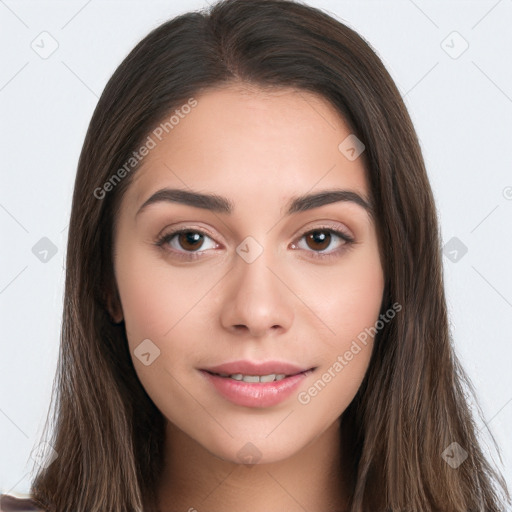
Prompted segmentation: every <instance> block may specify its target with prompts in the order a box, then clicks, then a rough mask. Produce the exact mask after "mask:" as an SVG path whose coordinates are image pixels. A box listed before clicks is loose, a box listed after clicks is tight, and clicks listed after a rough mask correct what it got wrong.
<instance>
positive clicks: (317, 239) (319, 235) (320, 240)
mask: <svg viewBox="0 0 512 512" xmlns="http://www.w3.org/2000/svg"><path fill="white" fill-rule="evenodd" d="M307 241H308V245H309V242H310V241H313V242H314V243H315V244H321V245H322V247H318V246H317V247H311V248H312V249H319V250H321V251H322V250H323V249H326V248H327V247H329V244H330V242H331V234H330V233H326V232H325V231H313V232H312V233H310V234H309V236H308V237H307Z"/></svg>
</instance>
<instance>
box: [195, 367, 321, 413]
mask: <svg viewBox="0 0 512 512" xmlns="http://www.w3.org/2000/svg"><path fill="white" fill-rule="evenodd" d="M312 372H313V370H307V371H305V372H303V373H298V374H297V375H291V376H290V377H285V378H284V379H282V380H276V381H273V382H244V381H243V380H234V379H231V378H229V377H220V376H219V375H213V374H211V373H208V372H207V371H205V370H201V373H202V374H203V375H205V376H206V378H207V379H208V381H209V382H210V383H211V384H213V386H214V387H215V389H216V390H217V391H218V392H219V393H220V394H221V395H222V396H223V397H224V398H226V399H227V400H229V401H230V402H232V403H234V404H236V405H242V406H245V407H272V406H273V405H277V404H279V403H280V402H282V401H283V400H286V399H287V398H288V397H289V396H290V395H291V394H292V393H293V392H294V391H295V390H296V389H297V388H298V387H299V386H300V384H301V382H302V381H303V380H304V379H305V378H306V377H307V376H308V375H309V374H310V373H312Z"/></svg>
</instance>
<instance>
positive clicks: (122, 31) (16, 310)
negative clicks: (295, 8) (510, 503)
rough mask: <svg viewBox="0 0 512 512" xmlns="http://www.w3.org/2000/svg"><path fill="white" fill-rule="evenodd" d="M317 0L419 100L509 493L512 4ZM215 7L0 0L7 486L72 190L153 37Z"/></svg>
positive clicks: (57, 289)
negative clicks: (106, 102) (116, 83)
mask: <svg viewBox="0 0 512 512" xmlns="http://www.w3.org/2000/svg"><path fill="white" fill-rule="evenodd" d="M307 3H309V4H311V5H313V6H316V7H320V8H324V9H326V10H327V11H329V12H330V13H331V14H333V15H335V17H337V18H338V19H340V20H342V21H344V22H345V23H347V24H348V25H349V26H351V27H352V28H354V29H355V30H356V31H358V32H359V33H360V34H361V35H362V36H363V37H365V38H366V39H367V41H369V42H370V44H371V45H372V46H373V47H374V48H375V49H376V51H377V53H378V54H379V55H380V57H381V58H382V59H383V61H384V63H385V65H386V66H387V68H388V70H389V71H390V73H391V75H392V76H393V78H394V80H395V81H396V83H397V85H398V87H399V89H400V91H401V92H402V95H403V97H404V99H405V102H406V104H407V107H408V108H409V111H410V114H411V116H412V118H413V122H414V123H415V126H416V129H417V133H418V136H419V138H420V141H421V145H422V148H423V152H424V157H425V160H426V164H427V169H428V173H429V176H430V179H431V184H432V187H433V190H434V194H435V198H436V201H437V207H438V211H439V220H440V223H441V233H442V237H443V242H444V243H448V242H449V241H450V240H451V239H452V238H453V237H456V238H457V239H458V240H459V241H460V243H459V242H457V241H455V242H453V241H452V242H450V244H453V243H459V246H460V244H461V243H462V244H464V246H466V247H467V253H466V254H462V252H461V251H460V248H457V247H456V246H454V247H455V250H456V251H458V252H457V255H458V256H457V257H458V259H457V260H456V261H451V259H450V258H452V259H453V258H454V256H455V253H451V254H447V255H445V256H444V257H443V259H444V275H445V280H446V292H447V297H448V306H449V313H450V321H451V325H452V330H453V331H452V332H453V336H454V341H455V345H456V350H457V353H458V354H459V356H460V358H461V360H462V362H463V364H464V365H465V368H466V369H467V371H468V372H469V375H470V377H471V379H472V381H473V383H474V385H475V386H476V388H477V391H478V396H479V399H480V403H481V406H482V409H483V413H484V417H485V423H483V422H481V421H480V420H478V425H479V428H481V435H482V442H483V443H484V448H485V449H486V451H487V452H488V453H490V457H491V460H494V461H495V463H496V464H497V466H498V468H500V469H501V471H502V472H503V473H504V474H505V476H506V478H507V482H508V484H509V486H512V435H511V434H512V371H511V370H512V365H511V362H512V348H511V338H512V335H511V320H512V270H511V261H512V259H511V257H510V255H511V254H512V153H511V147H512V140H511V136H512V66H511V55H512V31H511V30H510V26H511V25H512V0H499V1H497V0H478V1H470V0H463V1H451V0H430V1H427V0H414V1H413V0H392V1H376V0H362V1H361V0H360V1H355V0H352V1H341V0H336V1H327V0H324V1H319V0H316V1H314V0H310V1H308V2H307ZM205 5H206V3H204V2H202V1H191V2H184V1H166V2H162V1H144V2H143V1H124V2H120V1H105V0H103V1H102V0H90V1H86V0H79V1H75V0H72V1H60V2H55V1H54V2H51V1H15V0H0V26H1V30H0V49H1V55H2V59H1V66H0V108H1V120H2V122H1V133H0V141H1V142H0V143H1V164H0V169H1V173H2V174H1V177H2V181H1V183H2V185H1V189H0V227H1V233H2V242H1V243H2V251H1V258H2V260H1V262H0V263H1V265H0V272H1V273H0V307H1V309H0V311H1V321H2V336H1V351H0V384H1V387H0V492H9V493H12V494H24V493H26V492H28V489H29V484H30V473H29V471H30V468H31V467H32V464H31V462H32V461H31V459H30V454H31V452H32V449H33V448H34V447H35V446H36V444H37V443H38V441H39V436H40V434H41V432H42V427H43V423H44V420H45V418H46V412H47V409H48V407H49V404H50V390H51V386H52V381H53V376H54V372H55V368H56V361H57V353H58V343H59V330H60V323H61V312H62V311H61V308H62V295H63V283H64V268H63V262H64V256H65V250H66V238H67V225H68V216H69V213H70V207H71V196H72V187H73V181H74V176H75V171H76V165H77V160H78V156H79V152H80V148H81V145H82V142H83V138H84V135H85V131H86V128H87V125H88V122H89V119H90V117H91V115H92V111H93V109H94V106H95V105H96V102H97V99H98V97H99V95H100V93H101V91H102V89H103V87H104V86H105V84H106V82H107V80H108V78H109V77H110V76H111V74H112V73H113V71H114V69H115V68H116V67H117V66H118V64H119V63H120V62H121V60H122V59H123V58H124V56H125V55H126V54H127V53H128V52H129V51H130V50H131V49H132V47H133V46H134V45H135V44H136V43H137V42H138V41H139V40H140V39H141V38H142V37H143V36H145V35H146V34H147V33H148V32H149V30H151V29H153V28H154V27H156V26H157V25H159V24H160V23H162V22H163V21H165V20H167V19H169V18H171V17H173V16H175V15H177V14H180V13H182V12H184V11H188V10H194V9H197V8H200V7H203V6H205ZM44 31H46V32H48V33H49V34H51V36H48V35H43V36H41V35H40V34H41V33H42V32H44ZM454 31H456V32H458V34H459V35H457V34H455V35H454V34H452V33H453V32H454ZM52 38H53V39H54V40H55V41H57V43H58V48H57V50H56V51H55V52H54V53H53V54H52V55H50V56H49V57H48V58H45V59H43V58H42V57H41V56H40V54H41V53H42V52H44V51H46V52H48V51H49V50H50V49H51V45H52V44H55V43H52ZM443 41H444V42H443ZM464 41H466V42H467V44H469V47H468V49H467V50H466V51H464V52H463V53H461V52H462V50H463V49H464V47H465V44H466V43H465V42H464ZM31 45H32V46H34V47H35V48H37V50H38V52H39V53H37V52H36V51H35V50H34V49H32V47H31ZM460 53H461V54H460ZM459 54H460V55H459ZM44 56H46V55H44ZM454 57H457V58H454ZM43 237H47V238H48V239H49V240H51V241H52V243H53V244H55V246H56V250H57V252H56V254H55V255H54V256H53V257H50V256H51V253H49V254H48V255H47V256H46V258H47V259H48V261H46V262H44V261H41V260H40V258H44V254H42V253H40V254H39V257H36V255H35V254H34V253H33V252H32V248H33V247H34V246H35V244H36V243H37V242H38V241H39V240H40V239H41V238H43ZM36 252H37V251H36ZM486 425H487V426H488V427H489V428H490V430H491V432H492V433H493V435H494V436H495V439H496V441H497V443H498V445H499V447H500V449H501V452H502V456H503V465H501V463H500V461H499V458H498V456H497V454H496V452H495V450H494V449H493V446H492V444H491V443H490V441H489V437H488V434H487V428H486Z"/></svg>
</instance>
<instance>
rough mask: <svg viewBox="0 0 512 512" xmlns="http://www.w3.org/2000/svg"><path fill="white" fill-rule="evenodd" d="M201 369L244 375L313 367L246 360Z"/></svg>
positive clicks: (267, 373) (295, 372)
mask: <svg viewBox="0 0 512 512" xmlns="http://www.w3.org/2000/svg"><path fill="white" fill-rule="evenodd" d="M201 369H202V370H206V371H207V372H211V373H227V374H228V375H233V374H235V373H242V374H243V375H270V374H271V373H275V374H282V373H284V374H285V375H287V376H288V375H296V374H298V373H302V372H305V371H307V370H310V369H311V368H307V367H305V368H304V367H300V366H298V365H295V364H292V363H288V362H285V361H264V362H253V361H248V360H244V361H231V362H229V363H223V364H220V365H218V366H212V367H210V368H201Z"/></svg>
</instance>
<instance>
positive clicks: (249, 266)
mask: <svg viewBox="0 0 512 512" xmlns="http://www.w3.org/2000/svg"><path fill="white" fill-rule="evenodd" d="M269 253H270V251H266V250H264V251H263V253H262V254H261V255H260V256H259V257H258V258H257V259H256V260H255V261H253V262H252V263H247V262H246V261H244V260H243V259H242V258H240V257H237V260H236V262H235V266H234V268H233V270H232V271H231V272H230V273H229V276H228V277H229V283H225V287H224V294H225V295H224V300H223V303H222V310H221V315H220V319H221V323H222V326H223V327H224V329H226V330H228V331H230V332H231V333H233V334H243V335H246V336H248V337H251V338H253V337H254V338H261V337H265V336H273V335H277V334H282V333H284V332H286V331H288V330H289V329H290V326H291V325H292V323H293V316H294V304H293V299H294V297H293V293H292V292H291V291H290V289H289V288H288V287H287V286H286V284H284V283H286V276H285V275H283V272H282V271H280V270H279V269H280V268H281V267H279V266H278V265H276V260H275V259H274V258H270V254H269ZM271 260H272V261H271ZM288 286H290V284H288ZM292 289H293V287H292Z"/></svg>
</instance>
